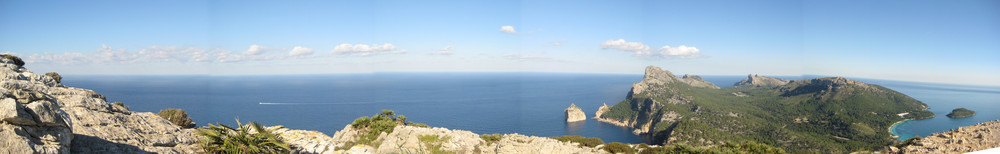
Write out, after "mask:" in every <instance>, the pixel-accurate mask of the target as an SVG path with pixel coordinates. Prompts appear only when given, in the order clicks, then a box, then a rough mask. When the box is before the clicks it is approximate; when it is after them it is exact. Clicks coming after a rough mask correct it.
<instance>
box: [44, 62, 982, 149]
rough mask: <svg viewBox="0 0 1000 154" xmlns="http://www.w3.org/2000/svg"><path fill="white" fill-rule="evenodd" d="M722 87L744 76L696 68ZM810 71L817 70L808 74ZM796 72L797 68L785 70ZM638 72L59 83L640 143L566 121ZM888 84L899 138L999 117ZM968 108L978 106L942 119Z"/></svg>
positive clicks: (936, 88) (271, 111)
mask: <svg viewBox="0 0 1000 154" xmlns="http://www.w3.org/2000/svg"><path fill="white" fill-rule="evenodd" d="M702 77H703V78H704V79H705V80H707V81H709V82H713V83H715V84H716V85H719V86H722V87H726V86H731V85H732V84H733V83H735V82H737V81H739V80H742V79H744V78H746V76H702ZM807 77H815V76H807ZM781 78H785V79H802V76H783V77H781ZM641 79H642V75H640V74H574V73H372V74H332V75H289V76H103V75H102V76H74V75H66V76H65V77H64V79H63V83H64V84H66V85H68V86H72V87H80V88H86V89H92V90H94V91H96V92H98V93H101V94H104V95H105V96H106V97H107V99H108V101H109V102H114V101H120V102H123V103H125V104H126V105H127V106H129V107H130V108H131V109H132V110H133V111H140V112H158V111H159V110H161V109H165V108H179V109H184V110H185V111H187V112H188V115H189V116H190V117H191V118H192V119H194V121H195V122H197V123H198V125H199V126H204V125H207V124H209V123H217V122H221V123H225V124H235V121H234V119H235V118H239V119H240V120H243V121H251V120H252V121H257V122H261V123H262V124H265V125H284V126H285V127H288V128H293V129H306V130H317V131H321V132H324V133H326V134H327V135H333V133H334V132H335V131H338V130H340V129H342V128H344V126H346V125H348V124H350V123H351V122H352V121H353V120H354V119H355V118H358V117H361V116H371V115H373V114H376V113H378V112H380V111H381V110H382V109H389V110H394V111H396V113H397V114H401V115H406V116H407V118H408V119H409V120H410V121H414V122H418V123H426V124H428V125H431V126H434V127H446V128H449V129H460V130H469V131H472V132H475V133H479V134H487V133H501V134H506V133H519V134H526V135H534V136H562V135H580V136H587V137H599V138H601V139H602V140H604V141H605V142H624V143H641V142H644V141H643V140H642V139H640V138H639V137H637V136H636V135H633V134H632V133H631V131H630V130H628V129H626V128H622V127H617V126H614V125H610V124H605V123H601V122H598V121H596V120H593V119H588V120H587V121H585V122H582V123H579V122H578V123H566V122H565V116H564V113H563V110H564V109H565V108H566V107H568V106H569V105H570V103H575V104H576V105H577V106H580V108H581V109H583V110H584V112H585V113H586V114H587V116H588V117H592V116H594V112H595V111H597V108H598V107H600V106H601V105H602V103H607V104H608V105H614V104H615V103H617V102H618V101H621V100H623V99H624V98H625V95H626V94H627V93H628V91H629V89H630V88H631V86H632V83H635V82H639V81H640V80H641ZM859 80H861V81H864V82H868V83H874V84H879V85H883V86H886V87H889V88H891V89H894V90H896V91H899V92H902V93H904V94H907V95H910V96H912V97H914V98H917V99H918V100H921V101H923V102H924V103H927V104H928V105H930V107H931V109H930V110H931V111H933V112H934V113H935V114H937V115H938V117H937V118H933V119H927V120H914V121H908V122H904V123H901V124H899V125H898V126H897V127H895V129H894V130H893V132H894V133H895V134H897V135H899V136H901V138H903V139H905V138H908V136H913V135H921V136H927V135H929V134H930V133H933V132H940V131H944V130H948V129H953V128H957V127H960V126H968V125H973V124H975V123H978V122H985V121H989V120H997V119H1000V113H998V112H991V111H997V110H1000V87H985V86H964V85H948V84H928V83H916V82H899V81H886V80H868V79H859ZM956 107H966V108H969V109H972V110H974V111H977V112H978V115H976V116H974V117H970V118H963V119H948V118H947V117H945V116H944V115H945V114H947V113H948V112H950V111H951V109H954V108H956Z"/></svg>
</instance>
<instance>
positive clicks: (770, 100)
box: [596, 66, 933, 152]
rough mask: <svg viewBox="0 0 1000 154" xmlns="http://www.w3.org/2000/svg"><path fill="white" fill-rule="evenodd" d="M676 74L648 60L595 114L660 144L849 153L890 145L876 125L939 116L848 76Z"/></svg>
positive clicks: (882, 126)
mask: <svg viewBox="0 0 1000 154" xmlns="http://www.w3.org/2000/svg"><path fill="white" fill-rule="evenodd" d="M675 81H680V78H679V77H677V76H673V73H671V72H669V71H667V70H663V69H660V68H659V67H656V66H649V67H646V74H645V75H644V78H643V79H642V81H640V82H639V83H635V84H633V88H632V90H631V91H629V93H628V95H626V99H625V100H623V101H621V102H619V103H618V104H615V105H613V106H611V107H610V108H609V110H608V111H606V112H604V113H602V114H601V116H600V117H596V118H597V119H599V121H602V122H609V123H612V124H617V125H619V126H625V127H629V128H632V129H633V133H635V134H638V135H640V136H643V137H645V138H648V139H650V140H651V141H653V143H654V144H676V143H683V144H692V145H715V144H719V143H725V142H734V141H747V140H749V141H757V142H762V143H765V144H770V145H774V146H779V147H784V148H787V149H789V151H790V152H810V151H812V152H816V151H842V152H843V151H854V150H861V149H873V148H877V147H878V146H881V145H887V144H889V143H891V142H893V140H892V139H891V138H890V136H891V135H890V134H889V133H888V132H885V131H876V130H886V128H887V127H889V126H890V125H891V124H892V123H893V122H896V121H900V120H903V119H919V118H926V117H928V115H933V113H930V112H929V111H925V110H926V109H927V106H926V104H923V103H922V102H920V101H918V100H916V99H913V98H911V97H909V96H906V95H904V94H902V93H899V92H896V91H894V90H891V89H888V88H885V87H882V86H878V85H871V84H867V83H863V82H859V81H854V80H849V79H847V78H843V77H825V78H816V79H804V80H782V79H777V78H771V77H764V76H759V75H748V77H747V79H745V80H743V81H741V82H738V83H736V84H734V85H737V86H733V87H725V88H719V89H715V88H706V87H696V86H692V85H691V84H688V83H684V82H675ZM862 107H865V108H862ZM899 113H910V114H907V115H905V116H897V115H896V114H899ZM696 134H699V135H696Z"/></svg>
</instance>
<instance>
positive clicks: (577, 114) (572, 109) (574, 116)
mask: <svg viewBox="0 0 1000 154" xmlns="http://www.w3.org/2000/svg"><path fill="white" fill-rule="evenodd" d="M565 112H566V122H577V121H585V120H587V114H584V113H583V110H581V109H580V107H577V106H576V104H570V105H569V107H568V108H566V110H565Z"/></svg>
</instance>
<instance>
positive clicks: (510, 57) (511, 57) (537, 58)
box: [503, 54, 552, 61]
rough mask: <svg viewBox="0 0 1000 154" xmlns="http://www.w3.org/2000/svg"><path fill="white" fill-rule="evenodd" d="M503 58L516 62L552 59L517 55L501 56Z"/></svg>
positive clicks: (549, 58) (550, 58)
mask: <svg viewBox="0 0 1000 154" xmlns="http://www.w3.org/2000/svg"><path fill="white" fill-rule="evenodd" d="M503 57H504V58H507V59H510V60H517V61H529V60H540V61H549V60H552V57H546V56H523V55H519V54H506V55H503Z"/></svg>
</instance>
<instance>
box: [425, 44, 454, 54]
mask: <svg viewBox="0 0 1000 154" xmlns="http://www.w3.org/2000/svg"><path fill="white" fill-rule="evenodd" d="M451 49H452V47H451V46H450V45H449V46H446V47H444V48H441V49H440V50H438V51H437V52H428V53H427V54H428V55H442V56H447V55H452V54H455V53H453V52H451Z"/></svg>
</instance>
